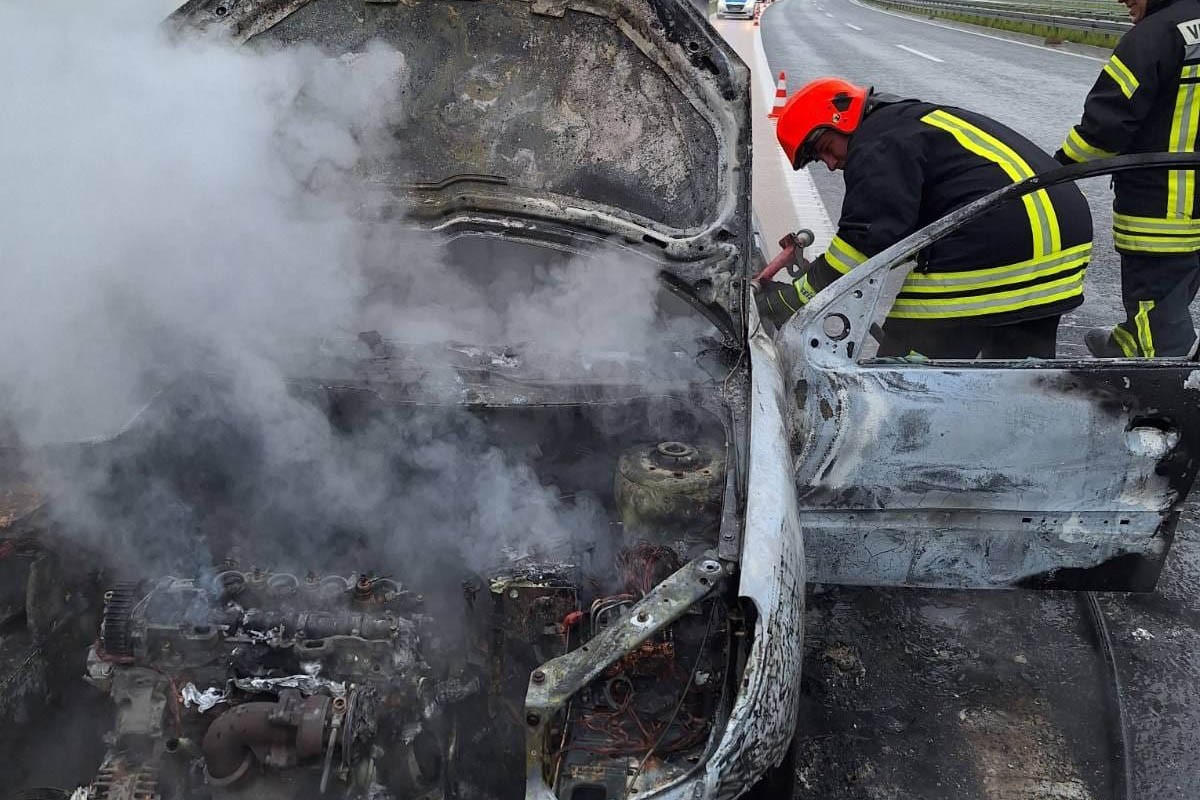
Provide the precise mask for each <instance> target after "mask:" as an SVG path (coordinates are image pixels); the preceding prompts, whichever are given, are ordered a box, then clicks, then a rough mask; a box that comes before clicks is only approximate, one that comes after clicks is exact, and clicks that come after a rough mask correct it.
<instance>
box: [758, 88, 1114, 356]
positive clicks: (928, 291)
mask: <svg viewBox="0 0 1200 800" xmlns="http://www.w3.org/2000/svg"><path fill="white" fill-rule="evenodd" d="M777 126H778V127H777V135H778V138H779V143H780V145H781V146H782V147H783V151H784V153H786V154H787V157H788V159H789V160H790V161H791V162H792V165H793V167H794V168H795V169H800V168H801V167H803V166H804V165H805V164H808V163H809V162H811V161H816V160H820V161H822V162H824V163H825V165H826V166H827V167H828V168H829V169H830V170H844V172H845V186H846V193H845V198H844V200H843V202H842V214H841V218H840V219H839V220H838V229H837V235H836V236H834V238H833V241H832V242H831V243H830V245H829V248H828V249H827V250H826V251H825V253H824V255H822V256H820V257H818V258H817V259H815V260H814V261H813V262H812V263H811V265H808V268H807V271H806V272H805V274H804V275H803V276H802V277H800V278H798V279H797V280H796V281H795V282H794V283H793V284H791V285H790V286H787V287H786V288H783V289H780V290H763V291H761V292H760V293H759V295H758V304H759V311H760V314H762V315H763V316H764V317H767V318H769V319H771V320H772V321H773V322H775V323H776V324H777V325H778V324H781V323H782V322H783V321H784V320H786V319H787V318H788V317H789V316H791V315H792V314H793V313H795V312H796V311H797V310H798V309H799V308H800V307H801V306H803V305H805V304H806V303H807V302H808V301H809V300H811V299H812V297H813V295H815V294H816V293H817V292H819V291H820V290H821V289H823V288H825V287H826V286H827V285H829V284H830V283H831V282H833V281H834V280H835V279H837V278H838V277H840V276H841V275H843V274H845V273H846V272H848V271H849V270H851V269H853V268H854V267H855V266H857V265H858V264H861V263H862V262H864V261H866V260H867V258H869V257H870V256H873V255H875V254H876V253H878V252H880V251H881V250H883V249H885V248H887V247H888V246H890V245H892V244H894V243H896V242H898V241H899V240H901V239H903V238H904V237H905V236H908V235H909V234H910V233H913V232H914V231H916V230H918V229H920V228H922V227H924V226H925V225H927V224H928V223H931V222H933V221H935V220H937V219H940V218H941V217H943V216H945V215H946V214H948V213H950V212H952V211H954V210H956V209H958V208H961V207H962V206H963V205H965V204H967V203H969V202H971V201H972V200H976V199H978V198H980V197H983V196H984V195H987V194H989V193H990V192H992V191H994V190H996V189H1000V188H1002V187H1004V186H1007V185H1009V184H1011V183H1013V182H1016V181H1020V180H1023V179H1025V178H1027V177H1029V176H1031V175H1033V174H1034V173H1037V172H1041V171H1044V170H1046V169H1050V168H1054V167H1057V166H1058V165H1057V164H1056V163H1055V162H1054V160H1053V159H1052V158H1051V157H1050V156H1049V154H1047V153H1046V152H1044V151H1043V150H1041V149H1039V148H1038V147H1037V146H1036V145H1034V144H1033V143H1031V142H1030V141H1028V140H1027V139H1025V138H1024V137H1022V136H1020V135H1019V134H1017V133H1016V132H1015V131H1013V130H1011V129H1009V128H1006V127H1005V126H1003V125H1001V124H1000V123H998V122H996V121H995V120H992V119H989V118H987V117H985V116H983V115H981V114H976V113H974V112H971V111H966V110H964V109H960V108H953V107H949V106H938V105H934V104H932V103H925V102H922V101H919V100H905V99H900V98H896V97H891V96H887V95H883V94H877V93H875V92H874V91H873V90H872V89H867V88H864V87H861V86H855V85H853V84H851V83H848V82H846V81H844V80H841V79H838V78H822V79H820V80H816V81H813V82H812V83H809V84H808V85H806V86H804V87H803V88H801V89H800V90H799V91H797V92H796V93H795V94H794V95H793V96H792V97H791V98H790V99H789V100H788V102H787V104H786V105H785V106H784V109H783V111H782V112H781V116H780V118H779V120H778V123H777ZM1091 250H1092V222H1091V213H1090V211H1089V209H1088V206H1087V201H1086V200H1084V198H1083V195H1082V193H1080V191H1079V190H1078V189H1077V188H1076V187H1075V186H1073V185H1069V184H1068V185H1062V186H1055V187H1051V188H1049V189H1043V190H1041V191H1038V192H1034V193H1033V194H1030V195H1027V196H1026V197H1025V198H1023V199H1022V200H1018V201H1013V202H1009V203H1004V204H1001V205H1000V206H997V207H996V208H995V209H993V210H992V211H991V212H989V213H987V214H986V215H984V216H983V217H980V218H979V219H977V220H975V221H973V222H970V223H967V224H966V225H964V226H963V227H961V228H959V229H958V230H956V231H954V232H953V233H951V234H949V235H947V236H945V237H944V238H942V239H940V240H939V241H937V242H935V243H934V244H932V245H931V246H929V247H927V248H925V249H924V250H923V251H922V252H921V253H920V254H919V255H918V257H917V266H916V268H915V269H914V270H913V271H912V272H911V273H910V274H909V276H908V278H907V279H906V280H905V282H904V284H903V286H902V288H901V291H900V294H899V296H898V297H897V299H896V301H895V303H894V305H893V306H892V309H891V311H890V313H889V315H888V319H887V321H886V323H885V324H884V328H883V330H884V334H885V336H884V337H883V341H881V342H880V349H879V355H883V356H889V355H901V356H903V355H908V354H909V353H910V351H915V352H916V353H919V354H921V355H924V356H927V357H930V358H977V357H983V358H1024V357H1036V358H1053V357H1054V355H1055V345H1056V343H1057V336H1058V320H1059V317H1060V316H1061V315H1062V314H1063V312H1065V311H1068V310H1070V309H1072V308H1075V307H1076V306H1078V305H1079V304H1080V303H1082V302H1083V276H1084V270H1085V269H1086V267H1087V264H1088V261H1089V259H1090V257H1091Z"/></svg>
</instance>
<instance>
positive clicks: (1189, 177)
mask: <svg viewBox="0 0 1200 800" xmlns="http://www.w3.org/2000/svg"><path fill="white" fill-rule="evenodd" d="M1198 127H1200V102H1197V99H1196V84H1194V83H1181V84H1179V92H1178V94H1177V96H1176V99H1175V114H1174V115H1173V117H1172V119H1171V138H1170V141H1169V142H1168V147H1169V150H1170V152H1172V153H1190V152H1191V151H1192V150H1194V149H1195V146H1196V129H1197V128H1198ZM1195 196H1196V172H1195V171H1194V170H1190V169H1187V170H1181V169H1175V170H1171V171H1170V172H1168V173H1167V214H1168V216H1171V217H1175V218H1179V219H1187V218H1189V217H1191V216H1192V204H1193V202H1194V200H1195Z"/></svg>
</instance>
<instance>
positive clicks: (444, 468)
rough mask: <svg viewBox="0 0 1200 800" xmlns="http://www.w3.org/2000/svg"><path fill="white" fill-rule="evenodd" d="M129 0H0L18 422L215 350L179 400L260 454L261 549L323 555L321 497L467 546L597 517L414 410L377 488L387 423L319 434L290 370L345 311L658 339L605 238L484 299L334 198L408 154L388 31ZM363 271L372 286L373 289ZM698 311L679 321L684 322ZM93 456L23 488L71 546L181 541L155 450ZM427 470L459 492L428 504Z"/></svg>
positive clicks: (7, 317)
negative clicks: (329, 33) (206, 404)
mask: <svg viewBox="0 0 1200 800" xmlns="http://www.w3.org/2000/svg"><path fill="white" fill-rule="evenodd" d="M146 5H147V4H146V3H145V2H138V1H137V0H110V1H109V2H104V3H84V4H78V3H75V2H69V1H68V0H39V2H37V3H25V2H16V0H13V1H12V2H7V1H5V0H0V74H3V75H4V76H5V79H4V81H0V108H2V109H3V110H4V111H3V113H4V120H5V122H4V133H3V136H2V137H0V176H3V177H2V184H3V186H4V189H5V191H4V200H3V201H2V202H3V206H2V208H3V213H0V303H2V304H3V307H2V309H0V340H2V341H3V342H4V345H3V347H0V407H2V408H3V410H4V412H5V416H7V418H8V420H9V421H10V423H11V427H12V429H13V430H15V431H16V432H17V434H18V436H19V438H20V439H21V441H22V442H23V443H24V444H25V445H27V446H34V445H40V444H42V443H46V442H62V441H72V440H75V439H78V438H80V437H86V436H97V435H108V434H112V433H113V432H114V431H115V430H117V429H118V428H119V427H120V426H121V425H122V424H124V423H125V422H126V421H128V420H129V419H130V418H131V417H132V415H133V414H134V413H135V412H136V410H137V409H138V408H139V407H141V405H142V404H143V403H144V402H145V401H146V399H147V397H148V395H149V393H150V392H151V391H152V390H153V389H154V387H157V386H161V385H164V384H165V383H166V382H167V381H168V380H169V379H170V378H172V377H173V376H176V375H179V374H183V373H188V372H192V371H195V370H207V371H213V372H219V373H222V374H224V375H227V376H231V377H230V378H229V380H230V384H231V389H230V391H229V393H228V396H229V397H232V398H234V399H235V404H236V408H235V409H234V410H233V412H231V411H230V409H229V408H228V407H226V406H223V405H221V406H215V407H213V408H207V409H206V408H200V409H198V410H196V414H197V415H198V416H199V417H200V418H201V420H202V421H203V423H204V424H205V425H207V426H208V427H209V428H211V429H214V430H215V429H219V428H220V427H221V426H222V425H223V424H224V423H225V420H226V418H227V417H228V416H236V417H237V418H238V420H239V424H241V425H243V426H245V427H248V428H250V429H252V430H253V433H254V435H253V437H252V438H253V439H254V441H255V442H256V448H257V450H256V454H255V463H256V464H257V465H258V472H257V473H255V474H253V475H244V476H239V477H238V481H239V482H240V483H239V486H238V487H237V488H238V490H239V491H241V492H243V493H249V494H254V495H257V496H258V501H259V502H258V504H257V505H254V504H253V503H251V505H254V507H261V508H270V509H271V510H272V512H273V513H275V514H276V519H277V520H278V519H289V518H292V519H295V520H297V521H298V524H297V536H298V537H300V538H298V539H296V540H295V541H291V542H289V541H288V540H286V539H285V540H284V541H283V544H282V546H280V547H278V548H276V552H277V553H279V552H283V551H284V550H288V548H289V547H290V554H291V555H292V556H293V557H294V558H295V560H297V561H298V560H301V559H302V558H313V559H316V558H319V557H320V553H319V552H311V550H312V548H311V547H305V546H303V545H304V543H307V542H315V541H316V538H315V535H314V537H309V536H307V534H306V535H304V536H300V531H301V530H306V528H305V525H304V524H299V522H303V523H305V524H306V525H307V526H308V527H311V528H320V527H322V526H327V524H328V523H330V522H331V521H333V520H336V521H339V522H341V523H342V524H344V525H345V526H346V527H347V528H350V529H354V530H357V531H360V532H365V535H368V536H379V537H382V538H384V539H386V540H387V541H389V542H393V543H394V542H395V541H396V537H397V536H407V535H410V533H408V532H411V531H413V530H417V529H423V530H425V531H426V532H427V533H426V537H425V541H433V540H437V541H439V542H441V543H442V544H446V543H447V542H448V541H450V540H451V539H452V538H453V537H452V536H451V533H452V532H453V531H462V532H463V537H464V538H463V539H462V540H461V541H450V543H451V544H454V545H460V546H461V547H462V549H463V550H464V552H466V553H468V554H469V556H470V559H471V561H473V562H476V563H477V564H483V563H486V562H488V561H491V560H494V559H495V557H496V556H497V555H499V552H500V551H501V550H503V551H505V552H512V551H518V552H519V551H521V550H522V549H529V548H528V547H527V545H529V544H530V541H532V540H539V541H540V540H542V539H543V538H545V539H547V540H550V539H554V538H555V537H556V536H560V535H561V533H562V531H563V530H568V531H571V530H574V531H575V532H578V533H580V534H581V535H590V533H591V532H592V530H593V529H594V528H595V527H596V526H599V525H603V524H604V521H603V519H602V517H603V515H602V514H601V513H600V512H599V510H598V509H595V508H594V507H593V506H591V505H589V504H588V503H587V502H583V503H580V504H576V505H572V506H570V507H567V506H564V505H563V503H561V502H560V500H559V491H558V490H557V489H555V488H554V487H550V486H542V485H540V483H539V481H538V478H537V476H536V475H535V474H534V473H533V471H532V470H531V469H530V468H529V467H528V466H527V465H525V464H522V463H519V461H514V460H513V458H512V457H511V456H510V455H502V454H501V453H500V452H499V451H496V450H494V449H491V448H490V445H488V444H486V442H485V440H484V437H482V436H481V435H480V434H479V433H478V432H477V430H476V429H474V428H471V427H470V426H469V425H468V426H467V427H466V428H465V429H463V428H461V427H460V428H459V430H460V431H461V430H466V431H467V432H466V433H463V434H462V436H463V438H462V439H461V440H455V439H444V438H442V439H432V438H428V437H427V435H426V434H422V433H419V432H411V435H412V436H415V437H416V438H414V439H412V440H411V441H406V442H402V443H400V444H401V445H403V446H404V447H406V448H407V449H408V451H409V452H410V453H418V454H420V455H421V457H422V458H424V459H426V460H427V462H428V464H429V469H430V470H431V472H430V473H428V474H426V475H425V476H424V478H423V479H422V480H420V481H417V482H415V483H414V484H413V485H412V486H411V493H410V495H409V496H395V494H394V485H393V484H392V483H391V482H390V481H387V480H384V479H383V477H382V476H385V475H386V473H387V470H388V465H389V458H390V457H391V456H392V452H391V450H392V449H394V448H389V447H388V446H387V442H386V441H383V442H380V441H374V442H364V440H363V439H362V437H361V436H360V437H358V438H356V439H353V440H347V439H346V438H345V437H342V436H340V435H339V433H338V432H336V431H335V430H334V429H333V428H332V427H331V425H330V423H329V422H328V421H327V419H326V418H325V416H324V415H323V414H322V413H321V412H319V411H318V410H317V409H316V408H315V407H313V406H312V405H310V404H308V403H303V402H299V401H297V400H295V399H294V398H293V396H292V394H290V393H289V391H288V389H287V387H286V385H285V375H297V374H300V375H302V374H303V368H304V366H305V364H304V361H305V359H304V354H305V353H306V352H311V350H310V347H311V346H312V345H313V343H316V342H319V341H322V340H328V339H331V338H334V339H342V340H344V341H348V342H354V341H355V336H356V334H357V333H358V332H359V331H361V330H364V329H368V328H374V329H377V330H379V331H380V332H381V333H383V334H384V335H385V336H389V337H396V338H399V339H403V340H406V341H410V342H411V341H416V342H427V343H433V342H437V341H443V340H445V339H456V340H458V341H476V342H484V343H497V342H512V343H523V344H526V345H528V346H529V351H530V352H540V353H549V354H551V355H553V356H556V357H562V358H565V359H568V360H569V359H570V358H571V357H575V356H578V355H579V354H580V353H585V354H586V353H603V352H606V351H620V352H626V353H628V352H630V351H634V352H635V353H638V354H639V355H642V356H645V355H647V354H650V355H655V356H664V357H666V358H667V359H676V358H678V353H677V352H676V350H675V348H674V347H673V345H671V344H668V343H664V340H663V335H662V331H661V330H660V329H659V328H658V327H657V325H658V323H657V321H656V313H657V312H656V307H655V301H654V291H653V290H654V285H655V283H654V277H653V270H652V269H650V268H649V267H648V266H647V265H646V264H633V263H628V262H626V261H624V260H622V259H619V258H617V257H615V256H611V255H610V256H603V257H602V259H601V260H602V262H603V263H587V264H578V263H577V264H572V265H565V266H562V267H561V268H560V269H557V270H555V271H552V272H551V273H548V274H546V275H544V276H543V277H544V278H545V280H544V282H543V284H542V285H541V286H540V287H538V288H535V289H534V290H532V291H531V292H529V293H526V294H524V295H520V296H517V297H516V298H512V299H510V300H506V301H505V302H503V303H501V304H497V303H496V302H495V297H494V296H491V295H490V294H489V291H488V290H487V289H484V288H481V287H480V286H479V285H476V283H475V282H473V281H472V280H471V279H470V276H469V275H464V274H462V273H454V274H451V273H449V272H446V271H445V270H443V269H442V268H441V266H440V265H439V259H440V258H442V256H441V254H440V251H439V249H438V247H437V246H436V244H435V242H434V240H433V239H431V238H429V237H427V236H419V235H416V234H414V233H413V232H412V231H411V230H407V229H404V230H401V229H400V228H399V227H397V228H396V229H391V228H388V227H387V226H380V225H379V224H378V223H375V224H372V225H369V226H368V225H364V224H363V223H362V222H361V220H360V219H358V218H357V217H356V215H355V208H356V205H357V203H358V200H359V198H360V193H361V190H362V187H363V184H362V183H361V181H362V180H363V171H364V170H363V167H364V165H365V164H366V163H368V162H370V161H371V160H374V159H379V158H399V159H402V158H403V143H402V142H401V143H399V144H397V143H396V142H395V141H394V139H393V138H392V137H391V136H390V135H389V133H390V129H391V128H390V126H391V125H392V124H393V123H395V122H396V121H397V120H400V119H401V118H402V115H403V113H404V108H403V107H402V105H401V104H400V103H399V102H398V98H399V97H400V96H401V94H402V90H403V88H404V84H405V81H406V80H407V77H408V70H407V68H406V64H405V60H404V57H403V54H401V53H398V52H395V51H394V50H392V49H389V48H388V47H386V46H384V45H373V46H371V47H369V48H368V49H367V50H366V51H365V52H363V53H359V54H355V55H353V56H348V57H342V58H337V59H333V58H329V57H327V56H326V55H324V54H322V53H320V52H318V51H317V50H316V49H311V48H310V49H305V48H299V49H289V50H287V51H277V50H270V49H261V48H236V47H234V46H231V45H229V44H227V43H223V42H219V41H211V40H196V39H192V40H183V41H172V40H171V39H170V38H169V37H168V36H167V35H166V34H165V33H164V32H163V31H162V30H161V29H160V27H159V25H158V19H157V17H156V15H154V14H152V13H147V8H146ZM392 148H395V149H392ZM497 266H499V265H496V264H480V265H478V268H479V269H480V271H481V274H492V273H494V272H495V268H496V267H497ZM381 274H384V275H387V276H388V281H389V282H390V283H391V284H393V285H394V287H395V289H396V290H395V291H392V292H388V293H383V294H381V293H380V292H378V291H377V289H378V287H377V286H376V285H375V284H376V282H377V281H378V280H379V278H380V275H381ZM447 288H449V290H450V291H449V295H450V297H451V299H450V300H447V299H446V292H445V290H446V289H447ZM381 297H383V298H384V299H383V300H381V299H380V298H381ZM698 330H702V328H700V327H698V326H697V327H690V324H685V325H684V328H683V333H684V334H686V335H685V337H684V338H685V339H686V338H687V335H690V334H691V333H693V332H695V331H698ZM678 332H679V330H678V329H676V331H675V333H678ZM668 338H670V339H671V340H675V339H676V337H675V336H671V337H668ZM297 353H299V354H300V356H301V357H300V359H299V361H297V359H296V354H297ZM363 354H364V355H365V351H364V353H363ZM682 363H686V364H690V358H684V359H683V361H682ZM297 370H299V372H297ZM206 415H207V416H206ZM472 431H475V432H472ZM158 433H159V434H160V435H165V436H167V437H170V435H171V432H170V431H162V432H158ZM387 435H394V431H393V432H391V433H388V434H387ZM406 435H408V434H406ZM422 436H426V438H422ZM393 444H395V443H393ZM481 448H482V449H481ZM209 455H211V454H209ZM122 457H123V458H130V457H131V455H130V454H129V453H123V454H122ZM237 457H238V456H237V455H235V454H233V453H230V454H229V455H228V458H229V459H231V460H232V459H235V458H237ZM224 466H225V467H229V468H230V469H226V470H225V471H226V472H229V473H230V474H237V467H238V465H237V464H236V463H233V464H226V465H224ZM188 468H190V465H188V464H184V465H183V469H184V470H185V471H186V469H188ZM111 471H112V464H110V463H104V462H103V460H102V462H101V463H97V462H96V461H95V460H94V459H83V460H79V461H71V462H69V467H68V468H67V469H66V470H65V471H63V470H61V469H60V470H59V471H58V472H56V473H55V479H54V481H53V483H52V484H51V485H49V486H47V487H45V488H47V489H48V490H50V492H51V493H52V494H53V495H54V497H55V504H56V508H57V510H58V513H60V514H65V515H66V516H67V517H68V519H67V522H68V523H69V526H70V525H73V524H79V523H81V522H83V521H86V522H87V525H86V528H87V531H88V533H87V534H86V535H87V536H88V537H89V543H90V544H92V545H98V546H104V547H108V546H112V547H114V548H118V549H119V548H121V547H125V548H129V549H134V548H135V547H138V545H135V543H134V539H135V538H136V536H135V534H137V533H138V532H142V533H144V532H145V531H146V530H148V529H153V530H155V531H157V532H158V533H157V534H156V536H157V537H158V539H157V541H158V545H159V547H158V549H160V550H161V551H162V552H161V553H160V552H143V553H142V555H143V556H144V557H145V559H146V560H147V561H148V562H150V563H148V564H147V568H148V569H153V568H154V562H156V561H159V560H160V557H161V560H166V558H167V554H168V553H173V554H174V555H175V556H178V555H179V554H180V553H186V554H188V557H189V558H195V559H196V560H197V561H203V559H204V558H205V557H206V555H207V554H205V553H202V552H200V550H201V549H202V548H198V547H197V541H196V534H197V533H198V532H201V531H206V529H207V528H206V526H211V525H213V524H214V523H213V520H211V519H207V520H203V521H197V519H198V518H199V517H203V516H204V515H205V512H206V508H205V505H204V498H203V497H201V496H181V495H180V492H179V488H178V484H177V483H172V482H170V481H168V480H167V479H166V477H164V476H158V475H150V476H147V477H146V479H145V480H144V482H143V483H142V484H141V488H140V489H139V490H138V491H137V492H136V493H135V494H136V498H137V499H136V502H135V503H132V504H131V503H129V502H125V503H123V504H120V505H119V507H113V506H111V505H107V506H104V505H103V504H100V503H98V501H97V499H96V498H97V497H98V496H102V495H104V494H105V493H106V492H109V491H110V489H112V487H111V486H110V485H109V484H110V483H111V482H112V476H111V474H110V473H111ZM127 478H128V476H126V479H127ZM447 488H449V489H451V490H453V491H456V492H457V495H451V496H456V498H457V499H458V500H459V503H458V505H457V506H456V509H457V511H456V513H458V514H459V516H458V517H457V518H452V517H453V514H447V513H444V512H446V508H445V497H446V491H447ZM125 490H128V487H127V486H126V487H125ZM451 510H452V511H453V510H454V509H451ZM439 515H440V516H439ZM464 519H465V520H466V523H467V524H466V525H465V526H464V524H463V520H464ZM218 522H219V523H220V524H223V525H225V526H226V527H227V528H228V532H229V535H230V536H231V537H233V538H234V539H236V538H237V537H238V536H243V537H247V538H249V537H254V536H257V535H259V533H260V532H259V531H258V530H255V529H254V526H255V524H256V521H255V520H252V519H242V520H218ZM207 532H211V531H207ZM498 532H503V534H502V535H501V534H500V533H498ZM138 535H140V534H138ZM122 537H128V538H122ZM523 537H528V538H527V540H524V541H523V540H522V539H523ZM140 541H142V542H143V545H142V547H143V549H144V539H141V540H140ZM313 566H314V567H317V568H319V567H320V565H313Z"/></svg>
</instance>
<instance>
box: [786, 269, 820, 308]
mask: <svg viewBox="0 0 1200 800" xmlns="http://www.w3.org/2000/svg"><path fill="white" fill-rule="evenodd" d="M792 286H794V287H795V288H796V296H797V297H798V298H800V305H802V306H805V305H808V301H809V300H812V299H813V298H814V297H816V296H817V290H816V289H814V288H813V285H812V284H811V283H809V280H808V276H807V275H805V276H804V277H802V278H800V279H798V280H795V281H793V282H792Z"/></svg>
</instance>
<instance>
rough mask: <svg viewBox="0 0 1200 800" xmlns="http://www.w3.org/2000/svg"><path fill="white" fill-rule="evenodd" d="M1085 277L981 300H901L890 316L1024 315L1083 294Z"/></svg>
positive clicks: (1076, 275) (1080, 275)
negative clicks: (1027, 311)
mask: <svg viewBox="0 0 1200 800" xmlns="http://www.w3.org/2000/svg"><path fill="white" fill-rule="evenodd" d="M1083 275H1084V270H1079V271H1078V272H1076V273H1073V274H1071V275H1067V276H1065V277H1062V278H1059V279H1058V280H1056V281H1050V282H1048V283H1043V284H1039V285H1037V286H1029V287H1026V288H1024V289H1014V290H1012V291H1009V292H996V293H995V294H986V295H982V296H980V297H946V298H928V299H927V298H921V299H919V300H916V299H909V298H899V299H897V300H896V302H895V304H894V305H893V306H892V310H891V312H890V313H889V314H888V316H889V317H896V318H898V319H936V318H947V317H977V316H980V315H982V314H1003V313H1005V312H1008V311H1020V310H1021V309H1024V308H1032V307H1033V306H1040V305H1047V304H1049V303H1056V302H1058V301H1060V300H1066V299H1068V298H1070V297H1075V296H1077V295H1080V294H1083Z"/></svg>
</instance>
